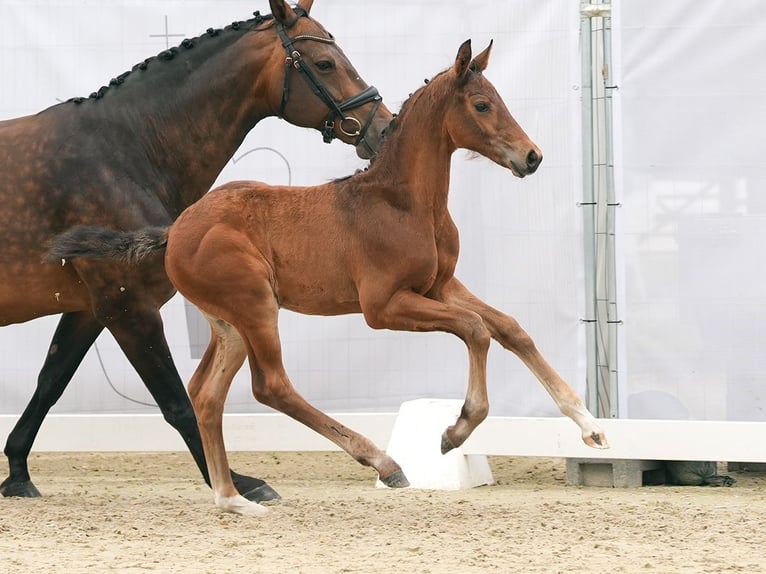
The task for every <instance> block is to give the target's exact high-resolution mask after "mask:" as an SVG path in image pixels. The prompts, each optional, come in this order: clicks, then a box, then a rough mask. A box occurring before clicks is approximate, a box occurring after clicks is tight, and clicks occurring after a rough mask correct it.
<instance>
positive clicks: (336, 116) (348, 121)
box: [275, 7, 382, 155]
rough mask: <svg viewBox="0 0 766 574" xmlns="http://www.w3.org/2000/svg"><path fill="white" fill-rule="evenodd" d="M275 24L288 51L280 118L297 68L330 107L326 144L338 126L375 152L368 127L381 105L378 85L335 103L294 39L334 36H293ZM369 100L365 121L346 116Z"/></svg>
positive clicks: (356, 142)
mask: <svg viewBox="0 0 766 574" xmlns="http://www.w3.org/2000/svg"><path fill="white" fill-rule="evenodd" d="M294 10H295V13H296V14H298V16H299V17H301V16H306V17H308V14H307V13H306V11H305V10H302V9H301V8H299V7H296V8H294ZM275 25H276V28H277V33H278V34H279V37H280V38H281V40H282V46H283V47H284V48H285V53H286V54H287V57H286V58H285V81H284V85H283V87H282V104H281V106H280V108H279V117H280V118H281V117H283V116H284V112H285V106H286V105H287V98H288V96H289V84H290V70H292V69H293V68H295V69H296V70H298V71H299V72H300V73H301V76H303V78H304V79H305V80H306V82H308V85H309V86H310V87H311V89H312V91H313V92H314V94H315V95H316V96H317V97H318V98H319V99H320V100H322V102H324V104H325V105H326V106H327V107H328V108H329V109H330V113H329V114H328V115H327V118H326V119H325V123H324V128H323V129H322V130H321V131H322V137H323V139H324V141H325V143H330V142H331V141H332V140H333V138H335V137H337V136H336V135H335V129H336V128H337V129H338V130H339V131H340V132H341V133H342V134H343V135H346V136H348V137H350V138H356V139H355V140H353V144H354V145H355V146H359V145H364V146H365V147H366V148H367V151H368V152H370V155H375V150H373V149H372V148H371V147H370V145H369V144H368V143H367V141H366V140H365V135H366V134H367V129H368V128H369V127H370V124H371V123H372V119H373V117H375V113H376V112H377V111H378V107H380V103H381V101H382V98H381V96H380V94H379V93H378V90H377V88H376V87H375V86H370V87H368V88H366V89H364V90H362V92H360V93H359V94H357V95H356V96H352V97H350V98H348V99H347V100H344V101H342V102H340V103H338V102H336V101H335V100H334V99H333V97H332V96H331V95H330V93H329V92H328V91H327V88H325V87H324V85H323V84H322V82H320V81H319V78H317V77H316V74H314V72H313V71H312V70H311V67H310V66H308V65H307V64H306V63H305V62H304V60H303V57H302V56H301V53H300V52H299V51H298V50H297V49H296V48H295V42H299V41H301V40H313V41H314V42H322V43H324V44H334V43H335V39H334V38H332V37H330V38H323V37H321V36H312V35H309V34H301V35H298V36H295V37H293V38H290V37H289V36H288V35H287V33H286V32H285V27H284V26H283V25H282V24H281V23H280V22H275ZM370 102H374V105H373V106H372V110H371V111H370V113H369V114H368V116H367V119H366V120H365V122H364V124H362V123H361V122H360V121H359V120H357V119H356V118H354V117H352V116H347V115H346V114H345V113H344V112H346V111H347V110H352V109H354V108H358V107H359V106H363V105H364V104H367V103H370ZM336 122H337V124H336Z"/></svg>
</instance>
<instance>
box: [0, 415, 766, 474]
mask: <svg viewBox="0 0 766 574" xmlns="http://www.w3.org/2000/svg"><path fill="white" fill-rule="evenodd" d="M332 416H334V417H335V418H336V419H338V420H339V421H340V422H342V423H343V424H345V425H347V426H348V427H350V428H353V429H355V430H357V431H359V432H361V433H362V434H365V435H366V436H368V437H369V438H370V439H372V440H373V441H374V442H375V443H376V444H378V445H379V446H380V447H382V448H385V447H386V445H387V444H388V439H389V437H390V436H391V430H392V428H393V426H394V422H395V420H396V417H397V414H396V413H335V414H333V415H332ZM17 419H18V417H17V416H16V415H0V440H4V437H6V436H7V435H8V433H9V432H10V430H11V429H12V428H13V425H14V424H15V422H16V420H17ZM600 422H601V424H602V425H603V427H604V429H605V431H606V435H607V438H608V439H609V442H610V445H611V448H610V449H607V450H596V449H591V448H588V447H586V446H585V445H584V444H583V443H582V442H581V441H580V430H579V429H578V428H577V426H576V425H575V424H574V423H573V422H572V421H571V420H569V419H567V418H563V417H562V418H525V417H490V418H488V419H487V420H486V421H484V422H483V423H482V424H481V425H480V426H479V428H478V429H476V431H475V432H474V434H473V435H472V436H471V438H470V439H469V440H468V441H467V442H466V444H465V445H464V446H463V449H462V450H463V453H464V454H485V455H502V456H531V457H561V458H601V459H635V460H713V461H730V462H766V422H730V421H665V420H632V419H620V420H616V419H615V420H601V421H600ZM224 427H225V428H224V432H225V436H226V443H227V446H228V448H229V450H231V451H330V450H338V449H337V447H336V446H335V445H334V444H332V443H330V442H329V441H327V440H326V439H324V438H323V437H321V436H319V435H318V434H316V433H314V432H313V431H311V430H309V429H308V428H306V427H304V426H303V425H301V424H300V423H297V422H295V421H293V420H292V419H290V418H288V417H286V416H284V415H281V414H254V415H250V414H230V415H226V416H225V417H224ZM435 448H438V445H435ZM34 450H35V451H37V452H46V451H54V452H62V451H64V452H65V451H71V452H82V451H89V452H108V451H129V452H130V451H132V452H142V451H145V452H156V451H184V450H186V447H185V445H184V443H183V441H182V440H181V438H180V437H179V436H178V434H177V433H176V432H175V431H174V430H173V429H172V428H171V427H170V426H169V425H168V424H167V423H166V422H165V421H164V420H163V419H162V417H161V416H160V415H154V414H148V415H144V414H140V415H135V414H132V415H126V414H111V415H110V414H88V415H55V414H52V415H49V416H48V418H47V419H46V420H45V423H44V424H43V427H42V429H41V430H40V434H39V435H38V437H37V440H36V441H35V445H34Z"/></svg>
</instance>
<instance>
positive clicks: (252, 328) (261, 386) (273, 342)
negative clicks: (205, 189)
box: [227, 280, 409, 487]
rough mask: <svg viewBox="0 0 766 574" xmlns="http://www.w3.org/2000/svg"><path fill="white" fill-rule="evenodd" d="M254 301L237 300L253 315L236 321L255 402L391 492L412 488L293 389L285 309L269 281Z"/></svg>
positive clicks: (387, 460) (369, 446) (384, 458)
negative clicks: (368, 469) (335, 449)
mask: <svg viewBox="0 0 766 574" xmlns="http://www.w3.org/2000/svg"><path fill="white" fill-rule="evenodd" d="M249 287H250V289H251V293H250V295H248V294H242V295H241V296H242V297H243V299H242V300H237V298H238V296H240V294H241V293H242V290H240V291H239V292H238V293H237V294H234V295H231V296H230V297H229V300H228V301H227V303H228V304H230V305H231V306H232V308H240V309H248V313H247V316H238V317H236V321H237V322H236V326H237V329H238V330H239V332H240V333H241V334H242V336H243V337H244V338H245V340H246V344H247V346H248V347H249V349H250V355H249V357H250V369H251V371H252V387H253V395H254V396H255V398H256V399H257V400H258V401H259V402H261V403H263V404H265V405H268V406H270V407H272V408H274V409H276V410H278V411H281V412H283V413H285V414H287V415H289V416H290V417H292V418H294V419H295V420H297V421H299V422H301V423H303V424H305V425H306V426H308V427H309V428H311V429H313V430H315V431H316V432H318V433H319V434H321V435H322V436H324V437H325V438H327V439H329V440H330V441H332V442H334V443H335V444H336V445H338V446H339V447H340V448H342V449H343V450H345V451H346V452H347V453H349V454H350V455H351V456H352V457H353V458H354V459H356V460H357V461H358V462H359V463H361V464H363V465H365V466H372V467H373V468H374V469H375V470H377V471H378V475H379V477H380V480H381V481H382V482H383V483H384V484H386V485H388V486H391V487H405V486H409V482H408V481H407V479H406V478H405V476H404V474H403V473H402V469H401V467H400V466H399V465H398V464H397V463H396V462H395V461H394V460H393V459H392V458H391V457H390V456H388V455H387V454H386V453H385V452H383V451H382V450H380V449H379V448H378V447H377V446H376V445H375V444H374V443H373V442H372V441H371V440H369V439H368V438H367V437H365V436H363V435H361V434H359V433H357V432H355V431H353V430H351V429H349V428H347V427H345V426H344V425H342V424H341V423H339V422H338V421H336V420H335V419H333V418H331V417H329V416H327V415H326V414H324V413H323V412H321V411H320V410H319V409H317V408H315V407H314V406H312V405H311V404H310V403H308V402H307V401H306V400H305V399H304V398H303V397H302V396H301V395H300V394H299V393H298V392H297V391H296V390H295V388H294V387H293V385H292V384H291V382H290V379H289V378H288V376H287V373H286V372H285V369H284V365H283V364H282V348H281V344H280V341H279V331H278V325H277V314H278V311H279V308H278V306H277V302H276V300H275V298H274V295H273V292H272V291H271V285H270V284H269V282H268V281H266V280H264V281H263V283H262V284H261V285H259V286H256V285H255V281H251V282H250V285H249Z"/></svg>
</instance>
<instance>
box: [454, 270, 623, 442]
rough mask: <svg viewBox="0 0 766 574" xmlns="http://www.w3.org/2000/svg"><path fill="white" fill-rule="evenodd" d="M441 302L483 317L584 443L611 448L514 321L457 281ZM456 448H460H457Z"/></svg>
mask: <svg viewBox="0 0 766 574" xmlns="http://www.w3.org/2000/svg"><path fill="white" fill-rule="evenodd" d="M441 298H443V300H444V301H446V302H448V303H452V304H454V305H459V306H461V307H463V308H465V309H469V310H471V311H473V312H474V313H477V314H478V315H479V316H481V318H482V320H483V321H484V324H485V325H486V326H487V328H488V329H489V331H490V333H491V334H492V338H493V339H495V340H496V341H498V342H499V343H500V344H501V345H502V346H503V347H505V348H506V349H508V350H509V351H511V352H513V353H514V354H516V355H517V356H518V357H519V358H520V359H521V360H522V361H523V362H524V364H525V365H526V366H527V367H528V368H529V369H530V370H531V371H532V372H533V373H534V375H535V376H536V377H537V379H538V380H539V381H540V383H542V385H543V387H545V390H546V391H548V393H549V394H550V395H551V397H553V400H554V401H555V403H556V405H557V406H558V408H559V409H560V410H561V412H562V413H563V414H564V415H566V416H568V417H569V418H571V419H572V420H573V421H574V422H575V423H577V425H578V426H579V427H580V429H581V430H582V439H583V441H584V442H585V444H587V445H588V446H591V447H593V448H608V447H609V444H608V443H607V440H606V436H605V435H604V431H603V430H602V429H601V427H600V426H599V424H598V422H597V421H596V420H595V419H594V418H593V415H591V413H590V412H588V409H587V408H586V407H585V404H584V403H583V402H582V399H580V397H579V396H578V395H577V393H575V391H574V390H573V389H572V388H571V387H570V386H569V385H568V384H567V383H566V382H565V381H564V379H562V378H561V376H560V375H559V374H558V373H557V372H556V371H555V370H554V369H553V367H551V366H550V365H549V364H548V362H547V361H546V360H545V358H544V357H543V356H542V355H541V354H540V351H538V350H537V347H536V346H535V343H534V341H533V340H532V338H531V337H530V336H529V335H528V334H527V333H526V332H525V331H524V329H522V328H521V326H519V324H518V322H517V321H516V320H515V319H514V318H513V317H510V316H508V315H506V314H504V313H502V312H500V311H498V310H497V309H494V308H493V307H491V306H489V305H487V304H486V303H484V302H483V301H482V300H481V299H479V298H478V297H476V296H475V295H474V294H473V293H471V292H470V291H469V290H468V289H467V288H466V287H465V286H464V285H463V284H462V283H461V282H460V281H459V280H458V279H456V278H454V277H453V278H452V279H450V280H449V281H448V282H447V283H446V284H445V285H444V286H443V288H442V290H441ZM453 444H454V443H453ZM455 446H458V445H457V444H455Z"/></svg>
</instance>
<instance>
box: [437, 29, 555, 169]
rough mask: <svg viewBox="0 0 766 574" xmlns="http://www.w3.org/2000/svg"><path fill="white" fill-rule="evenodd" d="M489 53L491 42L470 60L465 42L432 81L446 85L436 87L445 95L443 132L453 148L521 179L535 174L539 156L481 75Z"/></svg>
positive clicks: (468, 44)
mask: <svg viewBox="0 0 766 574" xmlns="http://www.w3.org/2000/svg"><path fill="white" fill-rule="evenodd" d="M491 49H492V42H490V44H489V46H487V48H486V50H484V51H483V52H482V53H481V54H479V55H478V56H476V57H475V58H472V57H471V41H470V40H467V41H466V42H464V43H463V44H462V45H461V46H460V49H459V50H458V53H457V57H456V58H455V64H454V65H453V66H452V68H450V69H449V70H447V71H446V72H444V73H443V74H441V75H439V76H437V77H436V78H434V81H438V82H439V83H442V82H444V83H446V85H441V86H440V89H441V90H443V93H445V94H448V97H447V104H446V109H445V113H444V126H445V130H446V132H447V136H448V137H449V138H450V139H451V141H452V144H453V146H454V148H465V149H468V150H471V151H474V152H476V153H478V154H481V155H483V156H484V157H487V158H489V159H491V160H492V161H494V162H495V163H497V164H499V165H501V166H503V167H506V168H508V169H510V170H511V172H513V174H514V175H515V176H517V177H524V176H525V175H529V174H532V173H534V172H535V170H537V167H538V166H539V165H540V162H541V161H542V159H543V154H542V152H541V151H540V149H539V148H538V147H537V146H536V145H535V144H534V143H533V142H532V140H530V139H529V136H527V134H526V133H525V132H524V130H523V129H521V126H519V124H518V123H516V120H515V119H513V116H511V114H510V112H509V111H508V108H507V107H506V106H505V102H503V99H502V98H501V97H500V95H499V94H498V93H497V90H496V89H495V87H494V86H493V85H492V84H491V83H490V81H489V80H487V79H486V78H485V77H484V75H483V74H482V72H483V71H484V70H485V69H486V67H487V64H488V62H489V54H490V51H491ZM434 81H432V83H434ZM434 87H436V86H434Z"/></svg>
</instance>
